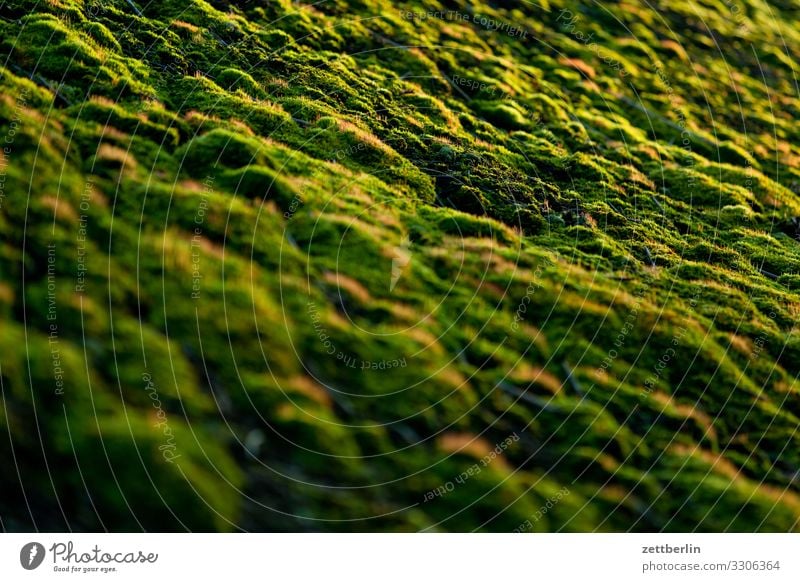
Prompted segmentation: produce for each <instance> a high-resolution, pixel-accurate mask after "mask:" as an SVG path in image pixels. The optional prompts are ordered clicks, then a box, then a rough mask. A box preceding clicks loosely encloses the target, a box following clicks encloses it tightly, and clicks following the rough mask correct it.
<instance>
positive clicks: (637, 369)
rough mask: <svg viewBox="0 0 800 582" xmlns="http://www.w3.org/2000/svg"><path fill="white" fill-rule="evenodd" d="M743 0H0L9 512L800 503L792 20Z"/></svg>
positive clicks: (463, 516)
mask: <svg viewBox="0 0 800 582" xmlns="http://www.w3.org/2000/svg"><path fill="white" fill-rule="evenodd" d="M746 4H747V6H746V10H744V11H743V12H746V16H745V15H744V14H743V18H744V20H743V22H744V23H745V24H746V25H747V30H744V29H742V28H741V27H739V26H738V23H736V22H733V20H734V19H731V18H727V17H725V13H726V11H727V10H728V9H727V7H725V6H722V5H720V6H716V7H712V6H711V5H708V6H706V5H703V6H694V7H690V6H689V5H688V4H686V3H685V2H677V3H672V4H670V6H669V7H667V8H665V9H664V10H662V11H661V12H660V13H659V14H656V13H654V12H653V11H651V10H650V9H648V8H647V7H646V6H645V5H643V4H640V3H636V2H634V3H625V4H619V5H617V4H613V3H607V4H605V5H604V6H603V7H600V8H598V7H590V6H580V7H579V6H578V5H577V4H575V3H574V2H572V1H571V0H569V1H567V2H562V3H560V4H558V5H557V6H556V5H555V4H553V3H551V4H550V5H549V12H548V11H547V10H546V11H545V12H542V11H541V10H538V11H537V10H534V9H532V8H531V7H530V6H527V5H526V4H525V3H520V2H515V3H511V4H508V5H504V6H500V5H499V4H497V5H490V4H489V3H480V5H475V4H471V5H468V4H467V3H464V2H460V1H458V2H455V3H451V4H449V5H448V7H447V9H448V10H451V11H453V12H454V13H457V14H462V15H467V16H469V15H470V14H479V15H482V16H485V17H486V18H490V19H493V20H494V21H495V22H499V23H504V22H505V23H509V24H513V25H514V27H515V28H517V29H518V30H517V32H516V33H514V34H511V33H510V31H509V30H508V29H496V30H495V29H491V28H490V27H486V26H483V25H481V24H480V22H477V23H476V22H475V21H474V19H470V18H460V19H455V18H453V17H451V18H436V17H434V16H431V15H427V14H426V16H425V17H421V16H419V15H417V17H416V18H409V17H408V15H407V14H406V13H405V10H412V11H419V7H413V6H406V5H396V6H392V7H389V6H388V4H385V3H377V2H374V1H372V0H364V1H360V2H349V3H346V2H340V1H338V0H336V1H330V2H324V3H321V4H317V5H315V6H314V7H310V6H301V5H298V4H296V3H292V2H289V1H288V0H281V1H280V2H273V3H266V4H264V3H262V4H260V5H256V3H252V2H249V3H248V2H236V3H232V4H231V3H224V2H217V1H216V0H214V1H212V2H194V3H190V4H189V5H186V4H185V3H183V4H182V3H176V2H171V1H169V2H161V3H149V4H147V5H144V4H140V3H137V7H138V8H136V9H135V8H134V7H133V5H131V4H130V3H125V2H116V3H98V2H85V3H81V2H77V1H67V0H65V1H63V2H50V3H35V2H29V1H27V0H25V1H23V0H14V1H11V2H5V3H3V4H2V5H1V6H0V39H2V40H0V52H2V54H3V57H4V62H5V63H6V65H5V66H4V67H3V68H0V87H2V91H0V143H2V150H0V228H2V229H3V231H4V233H6V237H5V238H4V241H3V244H2V245H0V319H2V322H3V330H4V332H3V334H2V335H0V373H2V382H3V391H4V398H5V401H4V402H5V406H4V407H2V411H0V429H2V431H3V432H4V434H8V432H9V431H10V434H11V435H12V438H11V440H8V439H2V440H0V457H9V456H10V455H11V452H12V449H11V446H12V445H13V447H14V448H13V451H14V454H15V458H16V459H17V460H18V466H19V468H20V472H21V474H22V475H23V477H24V482H25V484H26V490H25V491H24V492H23V491H22V490H21V489H20V488H19V487H16V485H14V484H5V485H4V486H3V489H2V492H1V493H2V495H0V514H2V518H3V524H4V525H5V526H6V528H7V529H18V530H31V529H34V527H33V521H32V517H33V518H35V520H36V524H35V525H36V527H37V528H38V529H48V530H63V529H67V525H68V526H69V527H70V528H72V529H85V530H94V529H100V528H102V527H107V528H109V529H112V530H116V531H119V530H131V529H140V528H144V529H153V528H158V529H165V530H170V531H171V530H183V529H198V530H213V531H218V530H221V531H228V530H236V529H239V528H241V529H250V530H280V531H309V530H348V531H359V530H370V531H414V530H418V529H421V528H431V529H437V530H471V529H474V528H476V527H478V528H481V529H484V530H492V531H494V530H497V531H509V530H512V529H515V528H517V527H518V526H519V525H520V524H521V523H524V522H525V521H526V520H531V516H532V515H535V514H536V512H537V511H539V508H541V507H542V506H543V505H544V506H546V504H547V503H548V500H552V498H553V495H555V494H556V493H557V492H558V491H560V490H561V489H562V488H563V487H565V486H566V487H567V488H568V489H569V492H570V493H569V495H567V496H565V497H563V498H562V499H560V500H559V501H558V503H557V504H555V506H554V507H552V508H551V509H550V510H549V511H548V512H547V513H546V515H543V516H541V517H540V519H538V520H531V521H535V523H534V524H532V526H533V527H532V529H535V530H536V531H553V530H565V529H567V530H574V531H586V530H595V529H604V530H609V531H627V530H630V529H631V528H633V529H637V530H643V531H663V530H676V531H685V530H690V529H691V530H695V529H696V530H704V531H706V530H707V531H719V530H737V531H738V530H741V531H753V530H765V531H785V530H790V529H792V528H794V529H796V528H797V523H798V522H797V515H798V510H797V508H798V507H799V506H800V502H799V501H798V495H800V492H798V488H797V478H796V467H797V466H798V463H800V457H798V453H797V451H798V450H800V447H798V446H797V445H798V434H800V433H798V432H797V430H796V429H797V426H798V415H800V409H799V408H798V406H797V404H796V401H797V394H798V390H800V386H799V385H798V382H797V381H796V378H795V377H796V376H797V373H798V371H800V349H798V345H800V342H798V338H797V333H796V332H795V330H794V326H795V320H796V316H797V312H798V309H800V299H799V298H798V289H800V284H799V283H798V277H799V276H800V275H798V274H799V273H800V246H799V245H798V240H800V201H799V200H798V196H797V192H800V170H798V163H797V160H798V151H797V139H798V132H797V128H796V127H795V125H796V124H795V122H794V119H795V118H796V117H797V115H796V114H797V112H798V111H800V104H798V102H797V97H796V95H795V93H796V91H795V89H796V88H795V87H793V86H792V85H791V82H790V81H791V79H792V75H793V73H794V69H793V67H794V65H793V61H792V57H791V55H792V54H795V53H797V51H798V48H797V47H798V46H800V33H798V30H800V28H798V27H797V26H796V24H797V22H796V20H797V16H796V14H794V13H793V12H792V11H791V10H789V8H788V7H786V6H783V7H782V6H781V5H780V3H779V4H777V5H775V6H773V7H772V8H771V11H772V12H771V14H772V16H770V15H768V14H767V12H766V11H765V8H764V7H763V6H761V5H758V4H753V3H752V2H750V3H746ZM390 8H391V9H390ZM562 9H566V10H570V11H571V12H572V13H573V15H575V16H576V17H577V19H576V20H575V22H574V23H573V24H569V23H567V22H565V21H564V18H560V19H559V15H560V14H563V13H561V12H560V11H561V10H562ZM697 10H699V11H700V12H699V13H698V14H700V15H701V16H702V21H703V22H706V23H707V24H708V25H709V27H710V28H711V29H713V30H714V35H713V38H712V37H710V36H709V34H708V31H707V30H706V29H705V28H704V27H703V26H700V25H698V24H697V23H698V22H700V21H698V20H697V17H696V16H691V15H692V14H695V12H696V11H697ZM470 11H472V12H470ZM138 12H141V14H139V13H138ZM453 12H451V15H452V14H453ZM769 18H776V19H780V20H782V21H783V22H782V25H781V26H780V27H773V26H755V25H754V23H761V24H763V23H764V22H767V21H768V20H767V19H769ZM523 32H526V33H527V37H523V35H522V33H523ZM779 33H780V35H781V36H780V37H779V36H778V35H779ZM590 35H591V37H590ZM589 38H591V40H587V39H589ZM717 47H718V48H721V49H722V50H721V51H719V50H716V48H717ZM754 47H755V49H756V50H755V51H754V50H753V48H754ZM778 47H785V48H786V49H787V51H788V52H787V53H786V54H783V51H781V50H778ZM712 48H713V49H715V50H710V49H712ZM723 57H724V58H723ZM623 71H624V73H625V74H624V75H623V74H622V73H623ZM732 89H735V95H736V96H737V100H736V103H733V102H731V100H730V99H729V97H730V95H731V94H732V93H731V91H732ZM19 193H22V194H23V195H22V196H20V195H18V194H19ZM51 245H52V246H51ZM23 282H24V285H23ZM51 310H52V311H51ZM51 314H52V315H51ZM50 317H52V318H53V319H51V318H50ZM51 325H55V326H56V328H55V330H54V329H53V328H52V327H51ZM53 334H54V335H53ZM54 338H55V339H54ZM54 345H55V346H57V348H58V352H57V359H56V361H57V362H58V365H55V364H54V359H53V357H54V356H53V354H54V352H53V347H54ZM21 346H24V347H21ZM56 368H58V371H56ZM145 374H146V375H145ZM59 382H60V384H59ZM149 382H152V383H153V386H154V387H155V389H156V391H157V395H156V396H157V398H156V399H154V398H153V396H152V395H151V393H152V390H149V389H148V386H149V384H148V383H149ZM61 388H63V391H61ZM156 400H157V401H158V403H159V407H156V406H154V402H156ZM64 410H66V411H67V414H66V416H65V414H64ZM164 416H165V417H166V418H167V419H168V425H169V427H170V434H169V435H165V433H164V423H163V422H162V421H163V418H162V417H164ZM34 424H36V425H37V426H40V427H42V431H41V433H40V436H37V435H36V434H31V432H30V430H28V429H29V427H30V426H33V425H34ZM512 434H516V435H517V436H519V440H518V441H515V444H514V446H513V447H509V448H508V449H507V450H505V451H504V452H503V454H502V455H500V457H499V458H496V459H495V460H493V461H492V463H491V464H489V466H487V467H482V471H481V472H480V474H479V475H478V476H477V477H476V478H474V479H473V478H470V479H469V480H467V481H466V482H465V483H462V484H460V486H459V487H457V488H455V489H454V491H452V492H450V493H448V494H447V495H444V496H438V497H437V498H436V499H435V500H434V501H424V499H425V495H426V493H427V492H429V491H431V490H435V489H436V488H438V487H440V486H443V485H444V484H446V483H448V482H451V481H453V482H455V478H456V477H457V476H459V475H461V474H462V473H463V471H465V470H468V469H469V468H470V467H471V466H473V464H474V463H475V459H476V458H477V459H481V458H482V455H478V457H475V455H476V454H477V453H476V451H480V450H482V449H486V447H488V448H489V450H491V448H492V447H494V446H495V445H496V443H499V442H503V440H504V439H505V438H507V437H508V436H509V435H512ZM465 435H479V436H477V438H473V437H472V436H468V437H466V438H465ZM173 440H174V443H173ZM543 443H544V446H543ZM172 444H174V445H175V449H172V448H171V445H172ZM454 444H455V445H458V446H455V447H454ZM165 445H167V448H162V447H164V446H165ZM462 445H463V446H462ZM164 451H171V452H169V453H166V456H165V453H164ZM106 455H108V456H106ZM173 455H180V457H177V458H175V459H172V461H174V462H170V460H167V457H171V456H173ZM45 456H46V459H47V461H48V462H52V463H57V464H58V466H59V467H63V470H60V471H59V472H58V473H57V474H54V477H53V482H52V485H50V483H51V482H50V479H49V477H48V471H47V465H46V464H45ZM479 465H480V462H479ZM79 466H80V468H81V469H84V468H87V467H92V468H96V469H97V470H96V471H92V472H89V471H84V472H83V474H84V477H85V479H86V482H85V483H84V482H83V481H82V480H81V473H79V472H78V468H79ZM112 470H113V473H112ZM733 475H736V477H733ZM576 476H580V479H579V480H578V481H577V482H576V481H575V477H576ZM27 484H31V486H30V488H27ZM43 484H48V485H47V486H45V485H43ZM87 489H88V491H89V492H90V494H91V498H90V497H89V496H88V495H86V490H87ZM242 491H244V492H245V495H243V494H242ZM775 491H781V495H780V496H776V495H775V494H774V492H775ZM56 500H60V501H61V502H62V507H61V510H62V511H63V513H64V514H65V515H66V518H67V519H68V520H69V524H66V523H65V522H63V518H62V517H61V516H62V511H59V507H58V504H57V502H56ZM25 508H30V513H29V512H28V510H27V509H26V510H25V511H23V509H25ZM409 508H410V509H409Z"/></svg>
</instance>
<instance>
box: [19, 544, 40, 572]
mask: <svg viewBox="0 0 800 582" xmlns="http://www.w3.org/2000/svg"><path fill="white" fill-rule="evenodd" d="M44 554H45V551H44V546H43V545H42V544H40V543H39V542H30V543H27V544H25V545H24V546H22V549H21V550H20V552H19V563H20V564H22V567H23V568H25V569H26V570H35V569H36V568H38V567H39V566H41V564H42V562H43V561H44Z"/></svg>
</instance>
